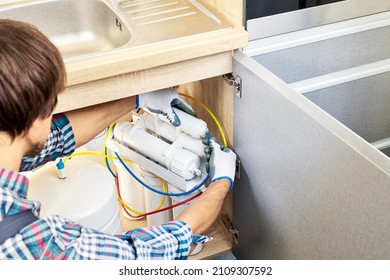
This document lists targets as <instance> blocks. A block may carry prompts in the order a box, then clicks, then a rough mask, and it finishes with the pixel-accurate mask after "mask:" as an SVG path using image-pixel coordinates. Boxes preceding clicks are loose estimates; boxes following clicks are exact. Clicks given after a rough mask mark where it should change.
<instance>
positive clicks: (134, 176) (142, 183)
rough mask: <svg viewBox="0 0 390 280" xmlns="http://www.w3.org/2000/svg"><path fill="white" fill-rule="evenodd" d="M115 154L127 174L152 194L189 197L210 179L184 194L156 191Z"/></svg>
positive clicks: (205, 179) (207, 177)
mask: <svg viewBox="0 0 390 280" xmlns="http://www.w3.org/2000/svg"><path fill="white" fill-rule="evenodd" d="M114 153H115V156H116V157H117V158H118V160H119V162H120V163H121V164H122V165H123V167H124V168H125V169H126V170H127V172H129V173H130V175H131V176H133V178H134V179H135V180H137V182H138V183H140V184H141V185H142V186H144V187H145V188H147V189H148V190H150V191H152V192H155V193H158V194H161V195H166V196H182V195H187V194H190V193H193V192H194V191H196V190H198V189H200V188H201V187H202V186H203V185H204V184H205V183H206V181H207V180H208V179H209V175H207V176H206V177H205V178H204V179H203V181H202V182H201V183H200V184H199V185H197V186H195V187H194V188H192V189H191V190H189V191H187V192H182V193H168V192H161V191H159V190H156V189H154V188H152V187H150V186H148V185H146V184H145V183H144V182H142V181H141V180H140V179H139V178H138V177H137V176H136V175H135V174H134V173H133V172H132V171H131V170H130V168H128V167H127V165H126V164H125V163H124V162H123V160H122V159H121V157H120V156H119V155H118V153H117V152H114Z"/></svg>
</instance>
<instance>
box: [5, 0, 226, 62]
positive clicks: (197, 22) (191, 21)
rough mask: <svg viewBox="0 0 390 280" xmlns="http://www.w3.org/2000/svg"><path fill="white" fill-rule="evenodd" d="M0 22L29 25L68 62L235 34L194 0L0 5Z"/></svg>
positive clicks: (54, 0) (52, 0) (83, 0)
mask: <svg viewBox="0 0 390 280" xmlns="http://www.w3.org/2000/svg"><path fill="white" fill-rule="evenodd" d="M0 18H10V19H15V20H20V21H24V22H28V23H30V24H32V25H35V26H36V27H37V28H38V29H40V30H41V31H42V32H43V33H44V34H45V35H46V36H48V38H49V39H50V40H51V41H52V42H53V43H54V44H55V45H56V46H57V47H58V48H59V49H60V51H61V53H62V55H63V57H64V60H65V62H66V61H72V60H80V59H83V58H85V57H91V56H96V55H104V54H106V53H112V52H117V51H122V50H124V49H129V48H136V47H140V46H144V45H147V44H151V43H157V42H161V41H166V40H172V39H177V38H182V37H186V36H193V35H198V34H202V33H207V32H214V31H217V30H221V29H226V28H232V25H231V24H230V23H228V22H227V21H226V20H224V19H223V18H222V17H221V16H220V15H219V14H218V13H216V12H213V13H211V12H210V11H209V10H208V9H206V8H205V7H204V6H202V5H201V4H200V3H198V2H197V1H196V0H46V1H42V0H41V1H25V2H23V3H19V4H13V5H3V6H2V5H0Z"/></svg>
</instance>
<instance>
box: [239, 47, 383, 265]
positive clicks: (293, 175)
mask: <svg viewBox="0 0 390 280" xmlns="http://www.w3.org/2000/svg"><path fill="white" fill-rule="evenodd" d="M234 63H235V64H234V71H235V73H234V74H235V75H238V76H240V77H241V78H242V85H241V88H242V96H241V98H240V97H236V98H235V101H234V149H235V151H236V153H237V155H238V156H239V159H240V161H241V167H240V179H236V182H235V187H234V194H233V197H234V206H233V226H234V228H235V229H236V230H237V231H238V236H239V238H238V240H237V243H236V244H233V253H234V255H235V256H236V257H237V259H389V258H390V234H389V229H390V215H389V213H390V165H389V159H388V157H386V156H385V155H384V154H382V153H380V152H378V151H377V150H376V149H375V148H374V147H372V146H371V145H369V144H368V143H367V142H365V141H364V140H363V139H362V138H360V137H359V136H358V135H356V134H355V133H354V132H352V131H351V130H349V129H348V128H347V127H345V126H344V125H343V124H341V123H340V122H338V121H337V120H336V119H334V118H333V117H331V116H330V115H329V114H327V113H326V112H325V111H323V110H322V109H320V108H319V107H318V106H316V105H315V104H314V103H312V102H311V101H310V100H308V99H307V98H305V97H304V96H302V95H300V94H298V93H297V92H295V91H294V90H293V89H292V88H290V87H289V86H288V85H287V84H286V83H284V82H283V81H282V80H280V79H279V78H278V77H276V76H275V75H274V74H272V73H271V72H270V71H268V70H267V69H266V68H264V67H263V66H261V65H260V64H259V63H257V62H256V61H255V60H253V59H252V58H250V57H248V56H246V55H245V54H243V53H242V52H240V51H237V52H236V53H235V61H234Z"/></svg>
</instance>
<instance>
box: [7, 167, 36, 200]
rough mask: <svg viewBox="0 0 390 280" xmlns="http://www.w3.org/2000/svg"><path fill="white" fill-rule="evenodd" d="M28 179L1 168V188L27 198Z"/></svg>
mask: <svg viewBox="0 0 390 280" xmlns="http://www.w3.org/2000/svg"><path fill="white" fill-rule="evenodd" d="M28 182H29V181H28V178H27V177H26V176H24V175H22V174H20V173H18V172H15V171H12V170H9V169H6V168H2V167H0V187H2V188H7V189H8V190H10V191H12V192H14V193H16V194H18V196H20V197H22V198H27V189H28Z"/></svg>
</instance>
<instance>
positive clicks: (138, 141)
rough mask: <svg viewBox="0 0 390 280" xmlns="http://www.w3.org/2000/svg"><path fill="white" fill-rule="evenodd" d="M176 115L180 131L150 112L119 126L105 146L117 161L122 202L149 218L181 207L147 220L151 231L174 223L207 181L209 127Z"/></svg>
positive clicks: (180, 113) (185, 116) (192, 119)
mask: <svg viewBox="0 0 390 280" xmlns="http://www.w3.org/2000/svg"><path fill="white" fill-rule="evenodd" d="M176 113H177V114H178V116H179V118H180V120H181V125H180V126H179V127H175V126H173V125H172V124H170V123H169V122H167V121H165V119H164V118H161V117H160V115H157V114H153V113H151V112H149V111H144V112H143V113H141V114H136V113H134V115H133V118H132V121H131V122H130V121H124V122H119V123H117V124H115V126H114V128H113V131H112V133H111V135H109V138H108V141H107V144H106V145H107V147H108V148H109V149H110V150H111V151H112V152H113V154H114V155H117V156H118V157H119V160H115V161H114V163H115V166H116V170H117V176H118V182H119V190H120V193H121V195H122V200H123V201H124V202H126V204H127V205H128V206H130V207H131V208H132V209H136V210H137V212H138V213H140V212H141V213H148V212H150V211H153V210H155V209H158V208H159V207H160V208H165V207H167V206H170V205H172V204H173V205H172V206H175V205H180V206H177V207H172V208H170V209H169V210H166V211H163V212H159V213H158V214H153V215H151V216H150V217H149V216H147V222H148V225H149V226H152V225H159V224H162V223H164V222H167V221H170V220H172V218H173V219H175V218H176V217H177V216H178V215H179V213H180V212H181V211H182V210H183V209H184V208H185V206H186V205H188V203H182V202H183V201H184V202H185V201H187V200H189V197H192V196H195V195H197V194H199V192H201V188H202V187H203V185H204V183H205V181H206V180H207V178H208V176H207V172H206V170H205V164H206V158H205V154H204V148H205V146H204V144H203V143H202V138H203V137H205V135H206V134H207V133H208V129H207V124H206V123H205V122H204V121H203V120H201V119H198V118H195V117H193V116H191V115H188V114H186V113H184V112H182V111H179V110H177V111H176ZM123 158H126V159H127V160H130V161H131V162H124V161H123V160H122V159H123ZM134 178H136V179H134ZM138 179H139V180H138ZM142 197H143V198H144V203H143V205H141V203H140V199H142ZM163 197H166V199H165V203H164V204H162V201H163ZM171 209H172V210H171ZM124 215H125V217H127V218H130V219H131V218H133V217H129V215H127V214H126V213H124Z"/></svg>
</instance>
